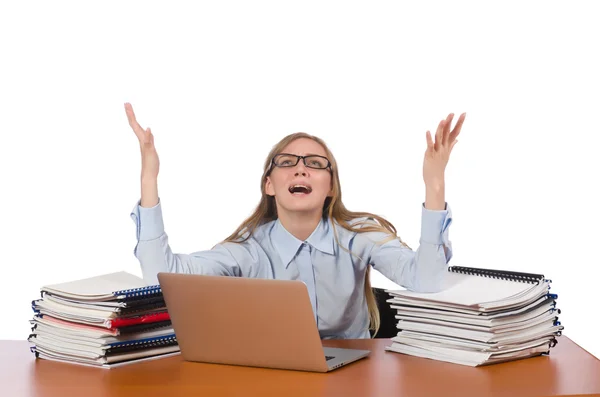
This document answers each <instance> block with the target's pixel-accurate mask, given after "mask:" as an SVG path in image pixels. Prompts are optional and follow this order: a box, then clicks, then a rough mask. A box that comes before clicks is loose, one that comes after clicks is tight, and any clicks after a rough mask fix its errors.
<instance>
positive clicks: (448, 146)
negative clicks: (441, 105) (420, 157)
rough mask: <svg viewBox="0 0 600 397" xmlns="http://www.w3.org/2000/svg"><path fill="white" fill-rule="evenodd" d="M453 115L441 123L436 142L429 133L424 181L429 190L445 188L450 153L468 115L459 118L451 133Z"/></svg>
mask: <svg viewBox="0 0 600 397" xmlns="http://www.w3.org/2000/svg"><path fill="white" fill-rule="evenodd" d="M453 117H454V114H453V113H450V114H449V115H448V117H446V119H445V120H442V121H440V124H439V125H438V128H437V131H436V133H435V142H434V141H433V139H432V137H431V133H430V132H429V131H427V133H426V136H427V150H425V159H424V161H423V180H424V181H425V185H426V186H427V187H428V188H431V189H436V188H443V187H444V172H445V170H446V165H447V164H448V159H449V158H450V152H452V148H453V147H454V145H456V142H458V141H457V140H456V137H457V136H458V134H460V129H461V128H462V125H463V122H464V121H465V117H466V113H463V114H461V115H460V117H459V118H458V121H457V122H456V125H455V126H454V129H453V130H452V131H450V126H451V124H452V118H453Z"/></svg>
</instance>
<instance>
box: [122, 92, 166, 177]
mask: <svg viewBox="0 0 600 397" xmlns="http://www.w3.org/2000/svg"><path fill="white" fill-rule="evenodd" d="M125 113H126V114H127V120H128V121H129V126H131V129H133V132H134V133H135V135H136V136H137V138H138V140H139V142H140V151H141V153H142V179H143V180H154V179H156V178H158V171H159V168H160V161H159V159H158V153H157V152H156V148H155V147H154V136H153V135H152V132H151V131H150V127H148V128H146V129H145V130H144V129H143V128H142V127H141V126H140V124H139V123H138V122H137V120H136V118H135V113H134V112H133V107H132V106H131V104H130V103H125Z"/></svg>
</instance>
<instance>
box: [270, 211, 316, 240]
mask: <svg viewBox="0 0 600 397" xmlns="http://www.w3.org/2000/svg"><path fill="white" fill-rule="evenodd" d="M321 216H322V212H321V211H318V212H312V213H311V212H293V213H289V212H286V211H281V212H279V213H278V218H279V221H280V222H281V224H282V225H283V227H284V228H285V229H286V230H287V231H288V232H290V233H291V234H292V235H293V236H294V237H296V238H297V239H298V240H302V241H304V240H306V239H307V238H308V237H309V236H310V235H311V234H312V232H314V230H315V229H316V228H317V226H319V222H320V221H321Z"/></svg>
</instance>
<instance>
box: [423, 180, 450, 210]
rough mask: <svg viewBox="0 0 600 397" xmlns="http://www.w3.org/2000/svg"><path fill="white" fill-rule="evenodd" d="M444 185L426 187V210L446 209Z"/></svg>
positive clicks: (437, 184)
mask: <svg viewBox="0 0 600 397" xmlns="http://www.w3.org/2000/svg"><path fill="white" fill-rule="evenodd" d="M445 196H446V195H445V186H444V183H443V182H441V183H435V184H430V185H426V186H425V208H426V209H428V210H437V211H441V210H444V209H446V197H445Z"/></svg>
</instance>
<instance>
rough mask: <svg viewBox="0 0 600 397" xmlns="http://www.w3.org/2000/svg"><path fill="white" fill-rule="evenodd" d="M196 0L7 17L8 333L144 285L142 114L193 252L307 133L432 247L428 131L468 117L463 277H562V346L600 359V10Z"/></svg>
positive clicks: (403, 227)
mask: <svg viewBox="0 0 600 397" xmlns="http://www.w3.org/2000/svg"><path fill="white" fill-rule="evenodd" d="M14 3H15V4H16V3H17V2H14ZM196 3H198V2H195V3H194V5H193V6H192V5H184V4H182V3H178V2H174V1H169V2H160V3H159V2H149V1H139V2H132V1H119V2H108V1H103V2H98V3H97V4H96V5H91V3H90V2H71V3H65V2H58V1H53V2H50V3H48V4H46V3H44V2H40V3H39V4H37V5H32V4H31V3H30V2H27V3H22V4H23V5H19V6H15V5H10V4H6V3H3V5H2V6H1V7H0V37H2V39H1V41H0V50H1V54H2V55H1V58H2V60H1V62H0V68H1V69H0V133H1V134H2V137H1V140H0V176H1V185H0V189H1V194H0V205H1V206H0V208H1V209H2V220H1V226H2V227H1V228H0V233H1V239H0V244H1V250H0V252H1V255H2V256H1V259H0V263H1V266H2V275H1V276H0V278H1V280H2V288H1V289H0V301H1V302H2V315H1V316H0V318H1V320H0V321H1V322H2V326H1V327H0V339H25V338H27V336H28V332H29V323H28V320H29V319H30V318H31V316H32V311H31V300H33V299H35V298H37V297H38V296H39V288H40V287H41V286H42V285H45V284H50V283H55V282H61V281H67V280H71V279H77V278H83V277H89V276H93V275H98V274H102V273H108V272H113V271H119V270H125V271H129V272H131V273H134V274H137V275H141V272H140V268H139V264H138V262H137V260H136V259H135V257H134V256H133V248H134V246H135V228H134V224H133V221H132V220H131V218H130V217H129V214H130V211H131V209H132V208H133V206H134V205H135V203H136V202H137V200H138V199H139V194H140V184H139V173H140V165H141V164H140V154H139V147H138V142H137V140H136V137H135V136H134V134H133V132H132V131H131V130H130V128H129V126H128V124H127V120H126V117H125V112H124V109H123V103H124V102H126V101H129V102H131V103H132V104H133V106H134V110H135V111H136V113H137V116H138V118H139V120H140V122H141V124H142V125H143V126H150V127H151V128H152V130H153V133H154V135H155V142H156V145H157V148H158V151H159V156H160V160H161V170H160V176H159V193H160V196H161V200H162V203H163V211H164V219H165V225H166V230H167V234H168V235H169V238H170V240H169V241H170V243H171V247H172V248H173V250H174V251H175V252H182V253H187V252H192V251H195V250H198V249H203V248H206V249H209V248H210V247H212V246H213V245H214V244H215V243H217V242H218V241H220V240H222V239H223V238H225V237H226V236H227V235H229V234H230V233H231V232H232V231H233V230H234V229H235V228H236V227H237V226H238V224H239V223H240V222H241V221H242V220H243V219H244V218H245V217H246V216H247V215H249V214H250V213H251V211H252V210H253V209H254V206H255V205H256V204H257V202H258V199H259V185H258V184H259V181H260V176H261V172H262V169H261V167H262V163H263V161H264V159H265V156H266V155H267V153H268V152H269V150H270V149H271V147H272V145H274V144H275V143H276V142H277V141H278V140H279V139H281V138H282V137H283V136H285V135H287V134H289V133H292V132H296V131H305V132H309V133H311V134H315V135H317V136H319V137H321V138H323V139H324V140H325V141H326V142H327V143H328V144H329V145H330V147H331V149H332V150H333V153H334V154H335V156H336V158H337V160H338V162H339V166H340V176H341V182H342V189H343V199H344V202H345V204H346V205H347V206H348V207H349V208H350V209H352V210H366V211H371V212H375V213H378V214H380V215H383V216H385V217H387V218H388V219H389V220H390V221H392V222H393V223H394V225H395V226H396V227H397V228H398V231H399V234H400V236H401V237H402V238H403V239H404V240H405V241H407V242H408V243H409V245H411V246H412V247H413V248H416V246H417V245H418V238H419V232H420V214H421V212H420V205H421V203H422V202H423V200H424V184H423V180H422V160H423V152H424V150H425V146H426V141H425V131H426V130H427V129H431V130H435V128H436V126H437V124H438V122H439V120H441V119H442V118H444V117H446V115H447V114H448V113H450V112H454V113H456V114H457V116H458V114H460V113H461V112H463V111H465V112H467V119H466V121H465V124H464V127H463V131H462V133H461V135H460V137H459V143H458V144H457V145H456V146H455V148H454V152H453V153H452V156H451V159H450V163H449V165H448V169H447V174H446V178H447V179H446V180H447V182H446V183H447V191H446V194H447V197H446V198H447V201H448V202H449V204H450V206H451V209H452V211H453V215H454V222H453V224H452V226H451V232H450V237H451V240H452V242H453V244H454V248H455V256H454V258H453V260H452V262H451V264H455V265H466V266H477V267H488V268H503V269H510V270H522V271H528V272H540V273H544V274H545V275H546V276H547V277H549V278H551V279H553V284H552V290H553V291H552V292H554V293H558V294H559V299H558V303H559V305H558V306H559V307H560V308H561V310H562V314H561V315H560V320H561V322H562V323H563V325H564V326H565V331H564V334H565V335H567V336H569V337H570V338H571V339H573V340H574V341H575V342H576V343H578V344H580V345H581V346H582V347H584V348H585V349H587V350H588V351H589V352H591V353H592V354H594V355H596V356H597V357H598V356H600V343H599V342H598V338H597V334H598V331H597V329H595V328H594V327H593V325H592V324H593V323H597V321H598V320H597V319H596V317H597V315H598V296H599V295H598V294H599V293H598V286H599V277H600V272H599V270H598V265H599V262H600V261H599V259H598V247H599V237H600V231H599V227H600V215H599V214H600V210H599V209H598V206H599V203H600V197H599V194H598V176H597V171H598V170H599V169H600V160H599V156H598V153H597V152H598V145H599V144H600V139H599V138H598V134H599V132H600V131H599V128H598V123H599V122H598V109H599V105H600V103H599V100H598V93H599V92H600V84H599V80H600V79H599V77H598V76H599V74H598V70H600V62H599V61H598V57H597V38H598V37H600V26H599V25H598V23H597V18H596V16H597V14H596V13H594V12H592V10H593V9H594V8H593V6H592V4H593V3H592V2H587V3H584V2H568V3H565V2H557V1H543V2H542V1H540V2H524V1H518V2H512V3H510V2H502V3H498V4H497V5H489V4H487V3H486V4H483V2H475V1H474V2H471V3H466V2H444V3H439V4H436V3H429V2H424V1H419V2H411V3H410V4H409V3H406V4H402V5H401V4H400V3H399V2H373V1H369V2H366V1H365V2H361V3H359V2H339V3H334V2H325V1H316V2H310V1H302V2H294V3H292V2H282V1H272V2H264V1H252V2H242V1H240V2H236V3H234V2H230V1H218V2H210V3H209V2H202V3H201V4H196ZM19 4H21V3H19ZM190 4H191V3H190ZM373 281H374V285H375V286H388V285H389V284H388V283H387V282H386V281H385V280H384V279H382V278H381V277H377V275H375V276H374V280H373Z"/></svg>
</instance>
